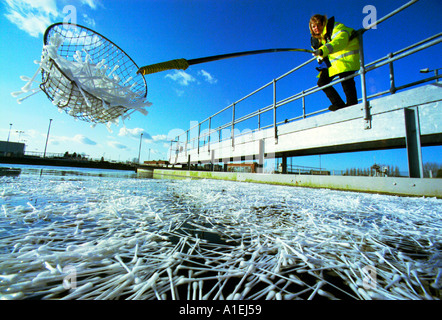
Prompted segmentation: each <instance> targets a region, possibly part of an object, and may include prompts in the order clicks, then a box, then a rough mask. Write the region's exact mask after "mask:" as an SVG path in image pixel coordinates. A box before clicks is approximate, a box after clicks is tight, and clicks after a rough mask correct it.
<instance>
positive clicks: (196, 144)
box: [170, 0, 442, 163]
mask: <svg viewBox="0 0 442 320" xmlns="http://www.w3.org/2000/svg"><path fill="white" fill-rule="evenodd" d="M416 1H417V0H413V1H410V2H409V3H407V4H405V5H404V6H402V7H401V8H399V9H397V10H395V11H393V12H392V13H390V14H388V15H387V16H385V17H383V18H381V19H379V20H378V21H377V22H375V23H373V24H371V25H370V26H368V27H367V28H366V29H361V30H358V31H357V33H358V37H359V46H360V59H361V61H360V62H361V68H360V70H359V71H358V72H356V73H355V74H353V75H351V76H348V77H346V78H343V79H338V80H335V81H333V82H331V83H330V84H328V85H326V86H322V87H318V86H315V87H312V88H309V89H306V90H303V91H301V92H299V93H297V94H295V95H292V96H289V97H287V98H285V99H282V100H279V101H277V99H276V84H277V82H278V81H280V80H281V79H283V78H286V77H287V76H289V75H291V74H293V73H294V72H296V71H298V70H299V69H301V68H303V67H304V66H306V65H308V64H309V63H311V62H313V61H315V60H316V58H314V57H313V58H311V59H309V60H307V61H305V62H304V63H302V64H300V65H299V66H297V67H295V68H293V69H292V70H290V71H288V72H286V73H285V74H283V75H281V76H279V77H277V78H275V79H273V80H272V81H270V82H268V83H266V84H265V85H263V86H262V87H260V88H258V89H256V90H255V91H253V92H251V93H249V94H248V95H246V96H244V97H242V98H241V99H239V100H237V101H236V102H234V103H232V104H230V105H229V106H227V107H225V108H223V109H221V110H220V111H218V112H216V113H215V114H213V115H211V116H210V117H208V118H206V119H205V120H203V121H201V122H199V123H198V124H197V125H195V126H193V127H191V128H189V130H187V131H185V132H184V133H182V134H180V135H178V136H177V137H176V138H175V139H174V140H172V141H171V145H170V160H171V159H172V158H175V156H176V155H177V154H179V153H181V152H184V153H185V154H186V155H187V153H188V152H189V151H190V150H193V149H196V148H197V149H198V151H197V152H198V154H199V153H200V149H201V148H202V147H205V146H206V145H207V146H208V147H207V150H208V151H209V152H210V146H211V144H212V143H218V142H222V141H224V140H231V144H232V147H234V146H235V138H238V137H239V136H241V135H242V134H244V133H235V129H236V127H237V126H238V124H240V123H242V122H244V121H246V120H249V119H253V118H255V117H256V118H257V121H256V126H255V128H254V129H250V128H249V130H247V132H246V133H247V134H248V133H250V131H252V132H253V131H259V130H264V129H268V128H273V134H274V137H275V139H276V141H277V138H278V130H277V128H278V126H279V125H281V124H285V123H288V122H292V121H295V120H299V119H305V118H307V117H310V116H313V115H316V114H319V113H323V112H326V111H328V108H326V109H321V110H317V111H314V112H310V113H306V103H305V98H306V97H307V96H309V95H312V94H314V93H316V92H318V91H322V90H323V89H325V88H327V87H331V86H334V85H336V84H338V83H341V82H343V81H346V80H348V79H351V78H355V77H358V76H360V77H361V87H362V97H361V98H360V99H359V101H361V102H362V103H363V109H364V121H365V128H366V129H370V128H371V116H370V106H369V102H368V101H369V99H372V98H375V97H379V96H382V95H385V94H394V93H395V92H397V91H398V90H403V89H406V88H409V87H412V86H416V85H419V84H422V83H426V82H429V81H433V80H436V81H437V80H438V79H439V78H440V77H441V76H439V75H437V74H436V75H435V76H433V77H429V78H426V79H423V80H419V81H415V82H412V83H408V84H406V85H402V86H399V87H396V85H395V75H394V66H393V63H394V62H395V61H397V60H399V59H402V58H405V57H408V56H410V55H412V54H414V53H416V52H419V51H422V50H425V49H427V48H429V47H432V46H434V45H437V44H439V43H440V42H442V33H438V34H435V35H434V36H431V37H429V38H427V39H424V40H422V41H419V42H417V43H415V44H413V45H410V46H408V47H406V48H403V49H401V50H398V51H396V52H393V53H389V54H388V55H387V56H385V57H382V58H380V59H378V60H376V61H373V62H371V63H369V64H365V62H364V54H363V52H364V50H363V41H362V37H363V34H364V32H365V31H367V30H368V29H370V28H371V27H372V26H374V25H376V24H379V23H380V22H383V21H385V20H386V19H388V18H390V17H391V16H393V15H394V14H396V13H398V12H400V11H402V10H404V9H405V8H407V7H408V6H410V5H411V4H413V3H415V2H416ZM386 65H388V66H389V77H390V88H389V89H388V90H385V91H382V92H377V93H375V94H373V95H370V96H368V95H367V90H366V83H365V75H366V73H368V72H370V71H373V70H375V69H378V68H380V67H382V66H386ZM269 87H271V88H272V92H273V101H272V103H271V104H269V105H267V106H264V107H262V108H260V109H258V110H255V111H253V112H251V113H248V114H246V115H244V116H241V117H237V108H238V104H240V103H241V102H243V101H245V100H246V99H249V98H251V97H252V96H254V95H255V94H257V93H259V92H261V91H263V90H264V89H266V88H269ZM297 100H301V102H302V114H301V115H299V116H296V117H293V118H289V119H285V120H283V121H279V122H278V121H277V110H278V108H280V107H282V106H284V105H286V104H289V103H292V102H294V101H297ZM229 110H230V112H231V114H232V117H231V120H230V121H227V122H225V123H224V124H222V125H219V126H217V127H216V128H212V123H213V119H214V118H215V117H217V116H220V115H221V114H222V113H225V112H226V111H229ZM266 113H271V117H272V123H271V124H267V125H265V126H261V118H262V116H263V115H264V114H266ZM204 125H205V126H207V129H205V130H204V132H202V131H201V129H202V128H203V126H204ZM223 130H227V135H226V134H225V135H224V136H222V132H223ZM195 131H196V132H195ZM229 131H230V132H229ZM191 133H195V134H194V137H191ZM214 137H216V138H215V139H214ZM174 144H175V146H174ZM170 162H171V163H172V162H173V161H172V160H171V161H170Z"/></svg>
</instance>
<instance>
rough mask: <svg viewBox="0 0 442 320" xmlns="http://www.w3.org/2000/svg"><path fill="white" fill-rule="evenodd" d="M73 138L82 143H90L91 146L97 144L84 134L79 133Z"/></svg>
mask: <svg viewBox="0 0 442 320" xmlns="http://www.w3.org/2000/svg"><path fill="white" fill-rule="evenodd" d="M72 140H73V141H75V142H78V143H81V144H88V145H91V146H95V145H96V144H97V143H96V142H95V141H93V140H91V139H89V138H87V137H85V136H84V135H82V134H77V135H76V136H75V137H74V138H73V139H72Z"/></svg>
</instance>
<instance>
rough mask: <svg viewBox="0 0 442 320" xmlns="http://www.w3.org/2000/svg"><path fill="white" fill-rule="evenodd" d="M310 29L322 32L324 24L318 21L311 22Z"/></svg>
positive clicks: (318, 32)
mask: <svg viewBox="0 0 442 320" xmlns="http://www.w3.org/2000/svg"><path fill="white" fill-rule="evenodd" d="M311 27H312V30H313V32H314V33H315V34H322V30H324V26H323V25H322V24H320V23H318V24H316V23H312V24H311Z"/></svg>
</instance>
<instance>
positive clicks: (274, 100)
mask: <svg viewBox="0 0 442 320" xmlns="http://www.w3.org/2000/svg"><path fill="white" fill-rule="evenodd" d="M273 133H274V137H275V144H278V128H277V127H276V80H275V79H273Z"/></svg>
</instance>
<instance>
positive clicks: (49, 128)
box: [43, 119, 52, 158]
mask: <svg viewBox="0 0 442 320" xmlns="http://www.w3.org/2000/svg"><path fill="white" fill-rule="evenodd" d="M51 123H52V119H49V127H48V134H47V136H46V144H45V152H44V153H43V158H46V148H47V147H48V140H49V132H50V131H51Z"/></svg>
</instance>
